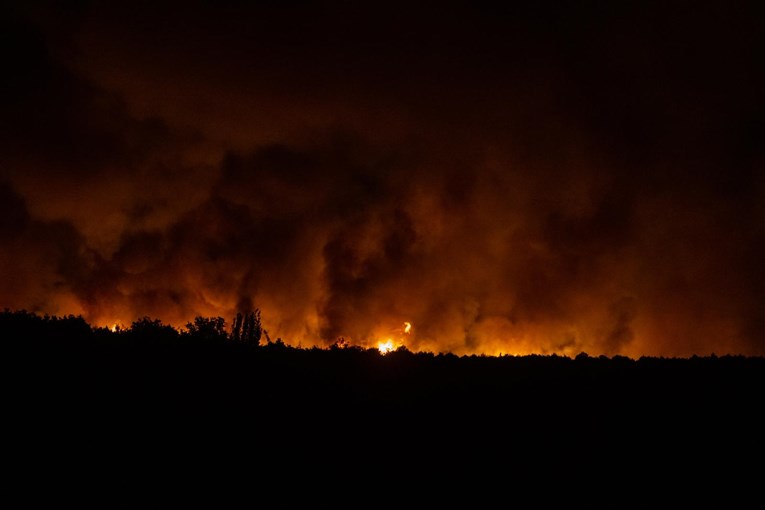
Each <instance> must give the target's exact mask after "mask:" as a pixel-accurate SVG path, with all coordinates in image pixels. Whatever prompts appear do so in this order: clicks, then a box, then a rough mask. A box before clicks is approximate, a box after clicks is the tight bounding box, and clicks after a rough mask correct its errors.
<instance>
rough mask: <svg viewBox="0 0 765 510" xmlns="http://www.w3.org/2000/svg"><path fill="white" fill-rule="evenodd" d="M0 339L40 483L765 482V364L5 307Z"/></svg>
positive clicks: (19, 444)
mask: <svg viewBox="0 0 765 510" xmlns="http://www.w3.org/2000/svg"><path fill="white" fill-rule="evenodd" d="M154 325H155V326H156V325H157V324H154ZM0 328H2V330H1V331H0V335H1V338H2V364H3V373H4V374H5V382H4V409H5V412H4V418H3V420H4V422H5V432H3V434H4V436H5V451H6V452H11V455H10V456H8V455H6V465H9V466H12V471H13V473H14V476H15V477H16V479H17V481H22V482H30V481H33V482H34V481H37V482H38V483H39V484H41V485H43V486H44V485H45V484H47V483H50V482H51V481H56V480H60V479H67V480H69V479H74V480H78V482H77V483H81V484H84V486H88V484H90V485H96V486H97V485H99V484H102V483H106V482H108V483H115V481H117V482H119V481H121V482H124V483H125V484H126V489H125V490H126V491H128V492H130V490H131V487H132V488H133V489H135V488H136V487H143V486H144V484H145V483H158V484H160V485H165V484H167V483H170V481H171V480H183V481H186V482H187V483H189V484H190V485H191V486H196V487H200V486H204V484H206V483H210V482H211V481H212V480H220V479H223V480H227V481H228V482H227V483H231V484H234V483H235V482H234V481H235V480H239V481H240V482H241V481H242V480H246V481H247V483H248V484H254V486H256V487H261V489H259V490H262V489H264V488H266V487H267V486H268V485H269V483H271V482H269V480H280V481H282V482H284V481H285V480H292V481H293V482H294V483H295V484H298V485H299V484H300V483H302V482H304V481H309V480H310V481H316V480H321V481H322V482H323V483H324V484H351V483H353V484H357V483H359V482H369V483H371V484H373V485H377V484H379V486H380V488H381V490H382V489H383V487H385V486H388V485H392V486H401V485H402V484H403V485H406V484H416V485H418V486H422V485H423V484H425V485H426V486H427V484H428V483H431V484H432V483H436V484H437V485H438V487H440V489H439V490H440V491H443V490H444V489H445V488H456V487H459V486H462V485H464V483H465V481H466V480H468V479H470V480H479V481H482V482H481V483H485V484H486V488H488V487H491V486H494V487H496V486H497V484H500V485H499V487H502V488H508V487H512V486H513V485H514V484H515V485H518V484H522V483H523V482H522V480H534V481H537V482H541V481H546V482H549V483H551V484H556V483H559V482H561V481H570V480H572V479H576V480H578V481H579V483H584V482H585V481H586V482H587V483H590V484H592V486H593V488H597V487H600V486H602V485H603V484H607V483H621V484H624V483H627V484H635V487H634V490H638V489H639V488H640V487H642V488H643V490H644V489H646V488H648V487H655V486H657V484H658V486H661V485H662V484H668V485H671V486H675V487H676V486H677V485H678V484H682V483H690V484H691V487H696V488H697V489H698V488H701V487H705V486H707V485H706V484H710V483H715V481H719V480H720V479H721V477H727V478H731V477H732V478H735V479H736V480H739V481H740V487H739V489H741V488H747V487H749V488H755V487H757V486H759V484H760V483H761V482H760V480H761V476H762V473H763V469H762V466H763V458H762V451H763V448H762V447H763V441H764V440H763V434H764V432H763V431H765V427H764V425H765V419H764V418H763V416H762V414H763V413H762V407H763V397H762V395H763V392H762V390H763V388H765V384H764V383H765V360H764V359H763V358H746V357H739V356H720V357H714V356H713V357H693V358H690V359H664V358H641V359H639V360H633V359H628V358H624V357H614V358H606V357H589V356H586V355H580V356H577V357H576V358H575V359H570V358H567V357H561V356H527V357H500V358H497V357H481V356H470V357H457V356H453V355H434V354H430V353H412V352H408V351H405V350H399V351H396V352H392V353H390V354H388V355H386V356H382V355H380V354H379V353H378V352H377V351H376V350H362V349H357V348H331V349H295V348H290V347H287V346H285V345H283V344H281V343H280V342H279V343H265V342H263V343H264V344H265V345H254V344H247V343H244V342H235V341H232V340H231V339H227V338H224V337H222V336H217V337H216V336H215V335H210V334H207V335H205V334H203V333H204V332H199V331H198V332H197V334H193V335H192V334H186V335H177V334H174V333H168V330H166V329H163V328H161V327H157V328H152V327H149V328H144V329H143V330H142V331H126V332H122V333H112V332H110V331H108V330H103V329H91V328H90V327H89V326H88V325H87V324H86V323H85V322H84V321H82V320H81V319H77V318H65V319H55V320H51V319H44V318H39V317H35V316H31V315H28V314H19V313H7V312H6V313H5V314H3V315H2V320H0ZM426 480H430V482H426ZM192 481H193V482H192ZM14 483H15V482H14ZM77 483H75V484H74V486H78V485H77ZM200 484H201V485H200ZM70 487H71V484H70ZM186 490H189V487H188V486H187V487H186ZM253 490H255V489H253ZM283 496H284V497H285V498H287V499H286V500H285V501H287V500H289V497H290V495H289V494H287V493H285V494H284V495H283Z"/></svg>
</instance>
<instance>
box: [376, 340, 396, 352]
mask: <svg viewBox="0 0 765 510" xmlns="http://www.w3.org/2000/svg"><path fill="white" fill-rule="evenodd" d="M393 348H394V345H393V339H391V338H389V339H387V340H386V341H384V342H377V349H378V350H379V351H380V354H388V353H389V352H391V351H392V350H393Z"/></svg>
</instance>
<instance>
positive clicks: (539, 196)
mask: <svg viewBox="0 0 765 510" xmlns="http://www.w3.org/2000/svg"><path fill="white" fill-rule="evenodd" d="M611 4H612V3H600V2H592V3H587V4H586V5H575V4H572V5H570V6H563V7H561V6H552V5H548V4H546V3H544V2H543V3H538V2H535V3H533V4H529V5H523V4H517V3H513V5H507V6H499V7H496V6H491V7H489V6H481V5H478V4H471V5H466V4H465V5H460V4H456V3H453V4H448V5H445V4H441V3H440V4H438V5H434V6H428V5H426V4H420V5H418V6H416V7H413V6H410V5H408V6H406V8H404V7H402V6H398V5H396V4H395V3H386V4H384V5H371V4H363V5H359V6H356V7H351V6H340V5H335V4H332V3H325V2H307V3H293V4H290V5H282V3H278V5H277V4H271V3H266V4H262V5H257V6H255V5H250V4H239V3H236V2H230V3H225V5H222V6H220V5H219V6H216V7H213V6H212V5H210V4H207V3H204V2H191V3H184V4H183V5H182V6H181V5H173V4H172V3H163V4H162V5H158V6H157V5H149V4H142V3H140V2H139V3H130V4H129V5H128V4H125V5H120V4H119V3H110V4H108V5H101V4H93V5H90V4H87V3H86V4H81V5H80V6H78V7H77V8H76V9H72V8H62V7H60V6H59V7H55V6H51V5H46V4H45V3H34V4H24V5H19V6H17V7H14V8H12V9H10V10H9V12H10V13H11V14H8V15H7V16H6V17H5V18H4V19H3V20H2V26H3V28H4V33H5V34H7V36H8V38H9V40H10V42H11V44H7V45H5V46H3V49H2V52H3V53H2V57H3V61H4V62H5V65H6V67H7V70H8V71H9V72H7V73H5V76H4V78H3V82H2V94H1V95H0V107H1V108H2V116H0V128H1V129H2V136H0V165H1V167H0V181H1V182H2V185H1V186H0V199H1V200H0V203H1V205H0V207H2V211H0V212H1V213H2V219H0V238H1V239H2V241H3V242H2V246H0V257H1V258H2V262H3V264H2V269H0V270H1V271H2V281H1V282H0V306H8V307H11V308H27V309H32V310H36V311H42V312H48V313H82V314H83V315H85V316H86V317H87V318H88V319H90V320H92V321H94V322H96V323H99V324H109V325H110V324H113V323H115V322H123V323H129V322H130V321H131V320H134V319H135V318H137V317H140V316H143V315H150V316H154V317H160V318H162V319H163V320H164V321H166V322H170V323H172V324H175V325H178V326H182V325H183V324H185V323H186V322H187V321H189V320H191V319H193V317H194V316H195V315H221V316H223V317H224V318H226V319H227V320H230V319H231V318H232V317H233V316H234V314H235V313H236V312H237V311H247V310H250V309H253V308H255V307H259V308H261V310H262V311H263V320H264V322H265V326H266V328H267V329H268V330H269V333H270V335H271V337H272V338H277V337H281V338H283V339H284V340H285V341H287V342H289V343H293V344H302V345H313V344H322V345H326V344H329V343H332V342H334V341H336V340H337V339H338V338H339V337H343V338H345V339H347V340H350V341H352V342H356V343H360V344H362V345H374V344H375V343H376V342H377V341H381V340H386V339H388V338H390V339H391V340H392V341H394V342H395V343H404V344H405V345H407V346H408V347H410V348H413V349H426V350H434V351H453V352H457V353H472V352H477V353H489V354H495V353H500V352H504V353H528V352H541V353H550V352H557V353H564V354H569V355H573V354H576V353H578V352H580V351H587V352H589V353H592V354H600V353H603V354H608V355H613V354H627V355H634V356H638V355H641V354H661V355H690V354H694V353H697V354H705V353H709V352H717V353H718V354H720V353H724V352H734V353H739V352H740V353H747V354H751V353H758V354H762V353H763V352H765V344H764V343H763V340H762V338H763V336H762V331H763V328H765V309H763V306H762V297H763V295H765V270H763V265H762V260H765V208H764V207H763V205H762V204H763V203H765V200H763V198H765V197H764V196H763V195H764V193H765V178H764V177H763V176H764V175H765V172H764V171H763V170H764V169H763V162H765V158H764V157H763V151H762V145H761V143H760V142H759V133H760V132H761V131H762V118H763V112H765V107H764V105H763V101H762V98H761V93H760V91H761V90H762V89H763V88H765V87H763V85H764V84H763V81H764V80H763V71H762V67H761V65H759V62H760V61H761V60H762V56H763V49H764V46H763V40H762V36H761V34H762V31H761V27H758V26H757V18H756V17H755V16H753V15H752V12H753V11H752V9H754V7H753V4H752V5H749V4H747V3H740V4H736V5H730V6H726V5H719V4H714V3H709V4H704V3H702V4H695V5H694V7H693V9H690V8H689V7H687V6H686V5H685V4H683V3H680V2H678V3H674V2H671V3H669V4H664V3H662V4H661V6H660V7H659V6H658V4H657V5H653V4H651V3H644V2H635V3H632V2H626V3H624V2H622V3H619V5H611ZM404 322H410V323H412V324H413V329H412V331H411V333H409V334H407V333H405V332H404V331H403V324H404Z"/></svg>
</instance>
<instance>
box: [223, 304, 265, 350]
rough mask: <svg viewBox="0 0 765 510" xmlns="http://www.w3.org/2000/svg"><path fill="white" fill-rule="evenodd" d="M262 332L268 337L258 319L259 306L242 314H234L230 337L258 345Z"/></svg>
mask: <svg viewBox="0 0 765 510" xmlns="http://www.w3.org/2000/svg"><path fill="white" fill-rule="evenodd" d="M264 333H265V334H266V338H267V339H268V333H266V332H265V330H264V329H263V324H262V323H261V321H260V309H259V308H256V309H255V311H253V312H249V313H246V314H244V315H242V314H241V313H237V314H236V318H235V319H234V327H233V330H232V333H231V337H232V339H234V340H241V341H243V342H245V343H248V344H254V345H260V338H261V337H262V336H263V334H264Z"/></svg>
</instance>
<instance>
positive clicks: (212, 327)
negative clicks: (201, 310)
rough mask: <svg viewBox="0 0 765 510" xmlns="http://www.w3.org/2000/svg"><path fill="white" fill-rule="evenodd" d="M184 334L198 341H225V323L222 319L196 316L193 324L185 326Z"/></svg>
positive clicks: (226, 336) (226, 335)
mask: <svg viewBox="0 0 765 510" xmlns="http://www.w3.org/2000/svg"><path fill="white" fill-rule="evenodd" d="M186 334H187V335H190V336H192V337H194V338H197V339H200V340H208V341H216V340H226V339H227V338H228V334H227V333H226V321H225V320H224V319H223V317H202V316H197V317H195V318H194V322H189V323H187V324H186Z"/></svg>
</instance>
